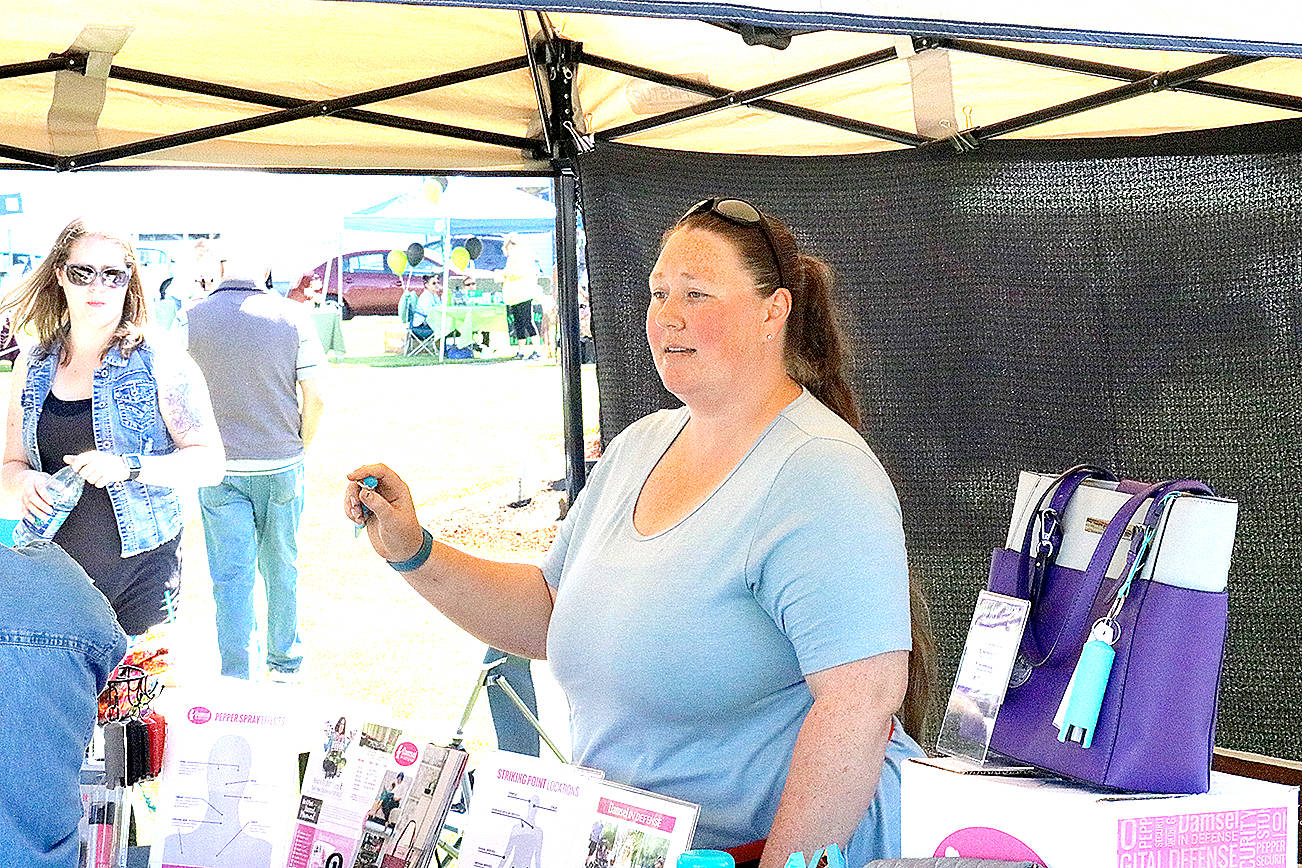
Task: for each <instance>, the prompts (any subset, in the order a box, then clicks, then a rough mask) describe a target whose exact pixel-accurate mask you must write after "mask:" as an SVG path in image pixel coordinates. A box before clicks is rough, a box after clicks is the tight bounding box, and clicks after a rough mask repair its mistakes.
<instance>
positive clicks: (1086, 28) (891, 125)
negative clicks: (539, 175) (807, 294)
mask: <svg viewBox="0 0 1302 868" xmlns="http://www.w3.org/2000/svg"><path fill="white" fill-rule="evenodd" d="M0 4H3V5H7V6H8V7H9V10H8V14H7V15H6V20H7V21H9V22H11V26H9V27H6V28H5V30H4V33H3V34H0V159H7V160H10V161H14V162H20V163H25V164H27V165H32V164H35V165H45V166H49V167H52V168H61V169H76V168H83V167H88V166H92V165H192V166H193V165H199V166H213V165H220V166H254V167H276V168H312V169H327V170H331V169H333V170H386V169H392V170H426V171H429V170H432V169H434V168H437V169H444V170H462V171H464V170H482V171H497V172H502V171H547V170H548V168H549V165H548V163H547V162H546V161H545V160H544V159H542V157H543V154H544V150H543V148H542V146H543V138H542V132H541V126H540V123H539V115H540V111H539V91H540V90H541V89H542V88H541V87H536V83H535V78H534V75H533V74H531V69H530V63H529V57H528V54H527V52H526V50H525V45H526V36H525V34H526V33H527V34H528V36H529V37H530V38H537V37H538V36H539V35H540V34H542V33H547V34H548V35H549V36H553V37H556V38H561V39H567V40H573V41H575V42H577V43H581V51H580V52H579V54H578V56H577V58H576V59H577V60H578V72H577V76H576V80H575V90H576V92H577V95H578V101H579V105H580V107H581V115H580V117H579V124H580V126H583V127H585V128H586V131H588V132H591V133H594V134H595V135H596V136H597V137H598V138H612V139H618V140H620V141H626V142H629V143H634V144H644V145H652V146H657V147H666V148H678V149H690V150H703V151H720V152H736V153H786V154H825V153H853V152H862V151H873V150H884V149H893V148H902V147H910V146H915V145H919V144H925V143H927V142H928V141H930V140H933V139H938V138H946V137H949V136H952V135H953V134H954V133H955V132H957V131H959V130H972V131H973V138H974V139H979V138H981V137H983V136H986V137H993V136H997V135H998V136H1007V137H1017V138H1062V137H1077V136H1111V135H1146V134H1152V133H1161V132H1169V131H1180V130H1189V129H1199V128H1208V127H1221V126H1228V125H1236V124H1244V123H1251V122H1256V121H1265V120H1274V119H1280V118H1291V117H1297V116H1299V115H1302V59H1300V58H1302V18H1299V17H1297V16H1294V18H1293V19H1292V20H1283V19H1281V17H1280V16H1279V15H1278V12H1277V11H1276V10H1275V9H1274V8H1268V7H1267V4H1266V3H1265V2H1263V0H1250V2H1246V3H1238V4H1233V5H1229V4H1226V5H1218V6H1216V7H1215V8H1212V9H1196V8H1194V7H1192V6H1190V5H1188V4H1182V5H1180V6H1176V5H1175V4H1160V5H1158V4H1135V3H1130V4H1121V3H1108V4H1093V5H1091V6H1090V7H1089V8H1073V9H1070V10H1055V9H1050V8H1041V7H1039V6H1037V7H1031V6H1029V5H1026V6H1024V5H1023V4H1022V3H1015V2H1011V0H1004V2H998V3H993V4H982V10H981V11H982V12H983V14H984V18H983V20H972V19H971V14H972V13H971V12H970V11H969V10H967V9H966V5H964V6H960V4H958V3H956V2H952V0H930V2H913V3H910V4H908V8H907V9H905V8H903V7H902V6H901V5H900V4H898V3H885V2H881V0H865V2H861V0H781V2H780V0H766V2H750V3H744V4H742V3H720V2H706V0H677V2H656V0H569V2H561V3H557V2H535V0H496V2H492V0H480V2H478V3H477V4H475V5H474V6H472V5H471V4H469V3H466V2H462V0H439V2H437V3H431V4H428V5H420V4H406V3H369V2H324V0H284V2H277V3H275V4H267V3H261V2H255V0H232V2H229V3H223V4H220V5H213V4H207V5H204V4H184V5H179V4H178V3H176V2H175V0H102V2H95V3H89V2H85V0H50V2H47V3H43V4H39V5H36V6H33V5H31V4H28V3H22V4H19V3H18V2H17V0H0ZM1041 5H1043V4H1041ZM489 6H492V7H495V8H486V7H489ZM524 9H528V10H533V11H547V15H546V17H545V20H544V19H543V17H542V16H540V15H535V14H523V13H522V12H521V11H520V10H524ZM558 10H559V11H558ZM585 10H586V11H585ZM615 12H619V13H630V12H631V13H637V15H640V16H647V17H637V15H629V14H612V13H615ZM694 17H695V18H702V19H707V20H709V21H712V22H714V23H704V22H703V21H699V20H689V19H691V18H694ZM17 22H20V23H21V26H13V23H17ZM766 27H767V28H772V27H776V28H778V29H777V30H776V31H775V30H772V29H765V28H766ZM833 27H839V28H846V29H843V30H840V31H836V30H830V29H825V28H833ZM782 28H796V29H795V30H794V32H793V31H792V30H790V29H788V30H783V29H782ZM902 33H907V34H914V35H919V36H927V37H930V40H929V41H924V42H918V41H916V40H910V39H908V38H907V37H905V38H901V37H900V36H899V34H902ZM739 34H740V35H739ZM743 37H745V39H743ZM1010 37H1015V38H1020V39H1029V40H1054V41H1057V42H1060V43H1062V44H1057V45H1049V44H1031V43H1011V42H991V41H988V40H989V39H990V38H1005V39H1007V38H1010ZM747 40H749V41H751V42H755V41H759V42H767V43H769V44H770V45H782V44H784V43H786V42H787V41H788V40H789V45H788V46H787V47H786V48H783V49H779V48H775V47H769V45H763V44H757V45H751V44H747ZM1066 43H1075V44H1070V45H1068V44H1066ZM1152 46H1158V47H1156V48H1154V47H1152ZM70 48H72V49H73V51H72V53H68V50H69V49H70ZM918 49H922V51H921V53H920V54H916V55H914V56H912V57H910V56H908V55H911V54H913V53H914V52H915V51H917V50H918ZM1225 51H1232V52H1233V53H1234V54H1236V55H1239V56H1241V58H1240V59H1231V60H1228V61H1224V62H1217V61H1216V58H1218V57H1221V56H1222V55H1221V54H1219V53H1211V52H1225ZM1028 52H1036V53H1035V54H1032V53H1028ZM1199 52H1203V53H1199ZM51 54H54V55H56V57H54V58H53V59H48V60H47V57H48V56H49V55H51ZM1209 61H1210V63H1207V64H1206V65H1201V66H1195V65H1198V64H1204V63H1205V62H1209ZM1191 66H1195V68H1194V69H1193V70H1192V71H1190V72H1188V73H1185V74H1181V75H1175V76H1165V77H1161V76H1158V77H1154V76H1153V74H1154V73H1163V72H1167V71H1172V70H1183V69H1187V68H1188V67H1191ZM829 67H832V68H831V69H829ZM56 68H61V69H62V70H63V71H60V72H57V73H56V72H54V71H53V70H55V69H56ZM532 72H537V73H538V74H539V76H540V77H541V76H545V70H537V69H536V70H533V71H532ZM834 73H835V74H834ZM1200 74H1206V75H1205V76H1204V77H1201V78H1197V77H1196V76H1199V75H1200ZM1185 79H1189V81H1184V80H1185ZM774 82H779V84H776V85H774V84H773V83H774ZM539 84H541V80H540V82H539ZM1105 92H1106V93H1105ZM1136 93H1142V94H1144V95H1142V96H1137V97H1135V98H1133V99H1126V100H1124V101H1113V99H1114V98H1115V97H1118V96H1122V95H1133V94H1136ZM1100 94H1104V96H1099V95H1100ZM1073 100H1083V101H1084V102H1082V103H1079V104H1078V105H1077V107H1079V106H1080V105H1089V104H1092V103H1096V102H1097V103H1104V104H1105V105H1103V107H1099V108H1093V109H1092V110H1089V111H1084V112H1083V113H1076V114H1064V113H1063V112H1060V111H1059V112H1042V110H1044V109H1046V108H1048V107H1051V106H1058V105H1061V104H1063V103H1067V102H1068V101H1073ZM703 103H704V105H702V104H703ZM666 112H676V114H673V115H669V116H668V117H658V116H661V115H663V114H664V113H666ZM1028 115H1030V117H1027V116H1028ZM1014 118H1021V119H1022V120H1020V121H1018V122H1017V123H1011V124H1010V123H1006V122H1007V121H1009V120H1010V119H1014ZM273 122H274V123H273ZM208 128H213V129H208ZM196 130H204V131H205V132H201V133H194V132H193V131H196Z"/></svg>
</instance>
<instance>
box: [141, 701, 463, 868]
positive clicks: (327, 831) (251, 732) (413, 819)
mask: <svg viewBox="0 0 1302 868" xmlns="http://www.w3.org/2000/svg"><path fill="white" fill-rule="evenodd" d="M168 694H169V699H170V705H171V711H170V713H169V720H172V721H175V723H173V724H172V728H171V730H170V731H169V735H168V744H167V749H166V753H165V757H164V765H163V774H162V775H160V802H159V811H158V825H157V829H156V833H155V838H154V843H153V846H152V847H151V848H150V866H151V868H286V866H288V868H309V866H311V868H326V866H329V868H336V866H338V868H406V866H408V865H412V866H417V865H423V864H428V862H429V860H430V858H432V855H433V854H432V852H430V851H431V848H432V846H433V844H434V843H435V842H436V841H437V838H438V834H439V831H440V830H441V828H442V824H443V820H444V819H445V817H446V815H447V810H448V806H449V805H450V804H451V802H452V801H453V799H454V798H455V797H456V795H457V791H458V787H459V784H460V780H461V775H462V773H463V772H464V770H465V764H466V754H465V752H464V751H460V750H453V749H450V748H444V747H439V746H436V745H434V744H431V743H430V742H429V741H428V740H426V739H425V738H423V737H417V736H416V735H414V734H413V733H412V732H410V731H409V728H407V727H405V726H404V725H403V724H400V723H398V722H396V721H394V720H393V719H392V718H391V717H390V716H389V715H388V714H387V713H385V712H384V711H383V710H382V709H379V708H377V707H375V706H368V705H366V704H363V703H359V702H354V701H349V702H345V701H339V700H336V699H329V698H324V697H318V696H313V695H310V694H305V693H303V692H300V691H293V692H291V691H286V690H285V689H283V688H281V687H278V686H274V685H253V684H249V683H248V682H243V681H238V680H235V679H217V680H214V681H213V682H211V683H208V684H205V685H203V686H202V687H195V688H192V689H188V690H187V689H182V688H177V689H175V690H171V691H168ZM309 745H311V752H310V754H309V759H308V767H307V771H306V774H305V775H304V776H303V786H302V791H301V794H300V790H299V765H298V760H299V756H300V754H301V753H303V752H305V751H306V750H307V749H308V746H309ZM427 854H428V855H427Z"/></svg>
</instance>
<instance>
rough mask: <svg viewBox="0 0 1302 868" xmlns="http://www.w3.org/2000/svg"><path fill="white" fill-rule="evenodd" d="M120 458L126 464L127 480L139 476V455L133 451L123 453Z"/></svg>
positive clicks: (129, 480)
mask: <svg viewBox="0 0 1302 868" xmlns="http://www.w3.org/2000/svg"><path fill="white" fill-rule="evenodd" d="M122 460H123V462H125V463H126V465H127V481H128V482H134V481H135V480H136V479H138V478H139V477H140V456H139V455H137V454H135V453H134V452H133V453H131V454H130V455H123V456H122Z"/></svg>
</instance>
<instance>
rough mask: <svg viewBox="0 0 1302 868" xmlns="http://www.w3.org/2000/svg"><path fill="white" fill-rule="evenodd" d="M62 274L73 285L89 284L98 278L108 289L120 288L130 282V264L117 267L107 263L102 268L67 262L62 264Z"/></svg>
mask: <svg viewBox="0 0 1302 868" xmlns="http://www.w3.org/2000/svg"><path fill="white" fill-rule="evenodd" d="M63 275H64V277H66V278H68V282H69V283H71V284H72V285H73V286H90V285H91V284H93V283H94V282H95V281H96V279H98V280H99V281H100V283H102V284H104V285H105V286H107V287H108V288H109V289H122V287H124V286H126V285H127V284H128V283H130V282H131V266H129V265H128V266H127V267H126V268H118V267H117V266H115V265H108V266H105V267H104V268H96V267H95V266H93V265H82V264H81V263H74V262H67V263H64V266H63Z"/></svg>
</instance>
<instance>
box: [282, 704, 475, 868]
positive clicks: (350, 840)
mask: <svg viewBox="0 0 1302 868" xmlns="http://www.w3.org/2000/svg"><path fill="white" fill-rule="evenodd" d="M339 712H340V713H338V714H334V713H332V714H330V716H328V717H325V718H322V719H321V721H320V730H319V732H320V739H319V743H318V745H317V746H316V747H314V748H313V750H312V753H311V755H310V756H309V757H308V761H307V773H306V774H305V775H304V777H303V792H302V795H301V796H300V797H299V800H298V810H297V813H296V815H295V822H294V831H293V834H292V836H291V838H290V844H289V856H288V859H287V860H286V862H285V863H284V864H285V866H286V868H325V866H327V865H340V866H352V868H377V866H380V865H381V863H383V865H384V868H406V866H407V865H416V864H421V863H422V861H423V860H424V857H425V854H426V852H427V851H430V850H432V848H433V847H434V846H435V845H436V843H437V836H438V832H439V829H440V828H442V825H443V820H444V818H445V817H446V815H447V809H448V806H449V804H450V803H451V801H452V798H453V796H454V795H455V794H456V788H457V786H458V784H459V782H460V780H461V773H462V772H463V771H464V769H465V766H466V754H465V752H464V751H460V750H453V749H451V748H446V747H439V746H437V745H434V744H429V743H427V742H417V741H414V740H412V739H411V738H409V737H408V733H406V732H404V730H403V729H402V727H401V726H400V725H398V724H396V723H394V722H392V721H387V720H385V721H377V720H376V719H374V718H371V719H369V720H368V719H366V718H360V719H359V718H358V717H356V716H354V717H352V718H349V716H348V715H347V713H345V712H346V709H343V708H341V709H340V710H339Z"/></svg>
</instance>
